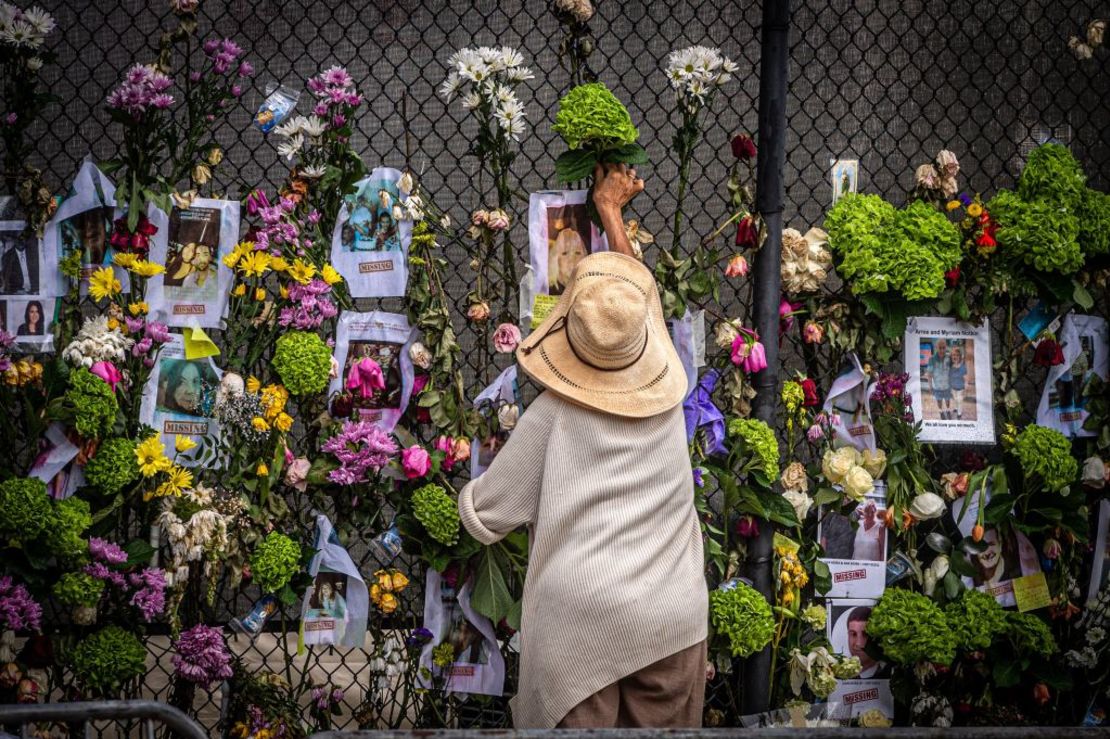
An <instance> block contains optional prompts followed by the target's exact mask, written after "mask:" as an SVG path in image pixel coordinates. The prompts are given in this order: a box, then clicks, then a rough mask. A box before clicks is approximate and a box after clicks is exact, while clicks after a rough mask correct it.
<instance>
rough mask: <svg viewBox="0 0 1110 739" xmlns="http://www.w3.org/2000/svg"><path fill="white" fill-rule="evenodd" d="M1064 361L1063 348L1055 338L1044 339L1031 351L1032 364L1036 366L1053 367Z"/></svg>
mask: <svg viewBox="0 0 1110 739" xmlns="http://www.w3.org/2000/svg"><path fill="white" fill-rule="evenodd" d="M1063 363H1064V350H1063V349H1061V348H1060V345H1059V344H1058V343H1057V342H1056V340H1055V339H1045V340H1043V341H1042V342H1041V343H1040V344H1037V349H1036V351H1034V352H1033V364H1035V365H1037V366H1038V367H1055V366H1057V365H1060V364H1063Z"/></svg>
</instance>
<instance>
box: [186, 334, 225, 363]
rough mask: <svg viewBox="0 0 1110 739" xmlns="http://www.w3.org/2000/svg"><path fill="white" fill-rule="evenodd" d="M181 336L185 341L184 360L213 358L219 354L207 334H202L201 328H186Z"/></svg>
mask: <svg viewBox="0 0 1110 739" xmlns="http://www.w3.org/2000/svg"><path fill="white" fill-rule="evenodd" d="M181 334H182V337H183V338H184V339H185V358H186V359H200V358H201V357H214V356H216V355H217V354H219V353H220V349H219V347H217V346H216V343H215V342H214V341H212V339H210V338H208V334H206V333H204V329H202V328H199V327H193V328H190V327H186V328H185V329H184V330H183V331H182V332H181Z"/></svg>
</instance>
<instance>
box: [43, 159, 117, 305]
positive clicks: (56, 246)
mask: <svg viewBox="0 0 1110 739" xmlns="http://www.w3.org/2000/svg"><path fill="white" fill-rule="evenodd" d="M117 215H118V214H117V213H116V186H115V185H113V184H112V182H111V180H109V179H108V178H107V177H106V176H105V175H104V173H103V172H101V171H100V170H99V169H97V167H96V165H95V164H93V163H92V162H91V161H89V160H87V159H86V160H85V162H84V163H83V164H82V165H81V169H79V170H78V171H77V176H76V177H75V178H74V179H73V183H72V184H71V185H70V186H69V192H68V193H67V194H66V197H65V199H64V200H62V202H61V203H60V204H59V205H58V209H57V210H56V211H54V216H53V217H52V218H51V219H50V222H49V223H47V224H46V229H45V230H44V232H43V242H42V244H43V245H42V251H43V254H44V255H45V259H46V264H47V265H49V266H50V271H51V274H50V276H49V277H47V278H42V279H43V283H42V289H44V290H47V291H49V292H48V294H50V295H52V296H61V295H65V294H66V292H67V289H68V285H67V279H66V278H65V277H63V276H62V273H61V269H60V267H59V265H60V264H61V261H62V260H63V259H65V258H66V257H67V256H69V255H70V254H71V253H73V252H75V251H77V252H80V253H81V294H82V295H86V294H87V293H88V288H89V277H90V276H91V275H92V273H93V272H95V271H96V270H98V269H100V268H102V267H108V266H111V267H112V269H113V270H114V271H115V274H116V277H117V278H118V279H119V281H120V283H121V284H122V285H123V291H124V292H128V291H129V289H130V281H129V279H128V275H127V270H125V269H123V268H122V267H116V266H114V265H113V264H112V257H113V256H114V254H115V252H114V250H113V249H112V245H111V235H112V223H113V221H114V220H115V218H116V216H117Z"/></svg>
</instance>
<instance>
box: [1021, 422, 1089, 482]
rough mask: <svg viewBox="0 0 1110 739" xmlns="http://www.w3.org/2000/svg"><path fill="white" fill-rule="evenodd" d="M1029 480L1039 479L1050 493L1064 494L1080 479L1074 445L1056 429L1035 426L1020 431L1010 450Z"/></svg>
mask: <svg viewBox="0 0 1110 739" xmlns="http://www.w3.org/2000/svg"><path fill="white" fill-rule="evenodd" d="M1010 451H1011V452H1012V453H1013V455H1014V456H1015V457H1017V459H1018V462H1020V463H1021V471H1022V472H1023V473H1024V474H1025V478H1026V479H1027V480H1028V479H1030V478H1032V477H1034V476H1035V477H1039V478H1040V479H1041V480H1042V481H1043V482H1044V485H1045V487H1046V488H1048V489H1049V490H1064V489H1065V488H1067V487H1068V486H1069V485H1071V484H1072V483H1073V482H1075V478H1076V477H1077V476H1078V475H1079V462H1077V461H1076V459H1075V457H1073V456H1071V442H1069V441H1068V438H1067V437H1066V436H1064V435H1063V434H1061V433H1060V432H1059V431H1057V430H1056V429H1050V428H1046V427H1044V426H1037V425H1036V424H1032V425H1029V426H1026V427H1025V428H1024V429H1022V430H1021V433H1019V434H1018V435H1017V438H1016V439H1015V440H1014V445H1013V447H1012V448H1011V449H1010Z"/></svg>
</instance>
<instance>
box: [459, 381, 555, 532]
mask: <svg viewBox="0 0 1110 739" xmlns="http://www.w3.org/2000/svg"><path fill="white" fill-rule="evenodd" d="M558 402H559V401H557V400H555V399H554V398H552V397H549V393H546V392H545V393H542V394H541V395H540V396H539V397H537V398H536V399H535V400H534V401H533V402H532V404H531V405H530V406H529V407H528V410H527V411H526V412H525V413H524V414H522V415H521V417H520V420H519V421H518V422H517V425H516V428H515V429H513V432H512V434H510V435H509V439H508V441H506V442H505V446H503V447H502V448H501V451H499V452H498V453H497V456H496V457H494V459H493V463H492V464H490V466H489V469H487V470H486V471H485V472H484V473H483V474H482V475H479V476H478V477H477V478H476V479H474V480H471V481H470V482H468V483H467V484H466V486H465V487H464V488H463V489H462V491H461V492H460V493H459V517H460V518H461V519H462V522H463V525H464V526H466V530H467V531H469V532H470V535H471V536H473V537H474V538H475V539H477V540H478V541H480V542H482V543H483V544H487V545H488V544H493V543H495V542H498V541H500V540H501V539H502V538H504V537H505V535H506V534H509V533H511V532H512V531H514V530H515V529H517V528H518V527H520V526H523V525H525V524H529V523H534V522H535V520H536V510H537V508H538V505H539V498H540V486H541V484H542V482H543V468H544V464H545V461H546V457H547V440H548V436H549V434H550V431H551V424H552V423H553V422H554V421H555V418H556V416H557V415H558V410H559V406H558ZM474 453H477V452H476V451H475V452H474Z"/></svg>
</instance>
